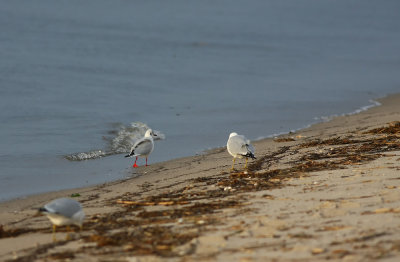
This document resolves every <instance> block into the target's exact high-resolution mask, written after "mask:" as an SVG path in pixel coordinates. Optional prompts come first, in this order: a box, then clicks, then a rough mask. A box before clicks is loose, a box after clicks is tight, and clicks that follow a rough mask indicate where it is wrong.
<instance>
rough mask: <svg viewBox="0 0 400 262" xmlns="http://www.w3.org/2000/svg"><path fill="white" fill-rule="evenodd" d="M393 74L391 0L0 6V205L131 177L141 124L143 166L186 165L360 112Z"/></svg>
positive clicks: (396, 34)
mask: <svg viewBox="0 0 400 262" xmlns="http://www.w3.org/2000/svg"><path fill="white" fill-rule="evenodd" d="M399 72H400V1H398V0H385V1H372V0H371V1H369V0H323V1H322V0H303V1H297V0H249V1H244V0H201V1H199V0H169V1H166V0H148V1H143V0H131V1H127V0H113V1H108V0H92V1H78V0H64V1H53V0H47V1H45V0H40V1H30V0H25V1H22V0H21V1H1V3H0V125H1V127H0V141H1V146H0V200H5V199H10V198H14V197H20V196H25V195H29V194H34V193H40V192H46V191H54V190H59V189H65V188H74V187H79V186H86V185H91V184H97V183H103V182H106V181H111V180H115V179H119V178H125V177H129V176H131V175H132V174H133V173H134V170H133V169H132V167H131V166H132V162H133V161H132V159H126V158H124V157H123V156H124V154H123V152H124V151H127V150H128V149H127V148H129V145H130V144H131V142H130V141H129V139H130V138H136V137H138V136H140V134H141V132H143V129H144V128H145V127H146V126H149V127H151V128H153V129H155V130H157V131H158V132H159V134H161V135H162V134H163V135H165V139H164V140H160V141H157V142H156V145H155V150H154V152H153V154H152V155H151V156H150V158H149V163H154V162H159V161H164V160H169V159H173V158H177V157H182V156H189V155H194V154H197V153H199V152H202V151H203V150H205V149H209V148H213V147H218V146H223V145H225V142H226V140H227V138H228V135H229V133H230V132H232V131H236V132H238V133H241V134H244V135H246V136H247V137H249V138H250V139H257V138H260V137H265V136H269V135H272V134H276V133H282V132H288V131H290V130H292V129H297V128H301V127H304V126H306V125H308V124H311V123H313V122H315V121H316V120H315V119H316V118H318V117H322V116H330V115H334V114H343V113H349V112H353V111H355V110H357V109H359V108H362V107H364V106H368V105H370V104H371V101H370V100H371V99H374V98H378V97H381V96H384V95H386V94H390V93H395V92H399V91H400V77H399ZM99 156H102V157H99ZM87 158H88V159H90V160H82V161H75V160H80V159H87ZM91 158H92V159H91ZM140 161H141V162H139V164H143V163H144V161H143V160H140Z"/></svg>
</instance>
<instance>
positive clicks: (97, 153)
mask: <svg viewBox="0 0 400 262" xmlns="http://www.w3.org/2000/svg"><path fill="white" fill-rule="evenodd" d="M147 129H149V127H148V126H147V125H146V124H144V123H141V122H133V123H131V124H130V125H128V126H125V125H123V124H115V126H114V129H113V130H111V131H110V132H109V133H108V134H109V135H108V136H105V137H103V139H104V140H105V141H106V142H107V143H106V148H105V149H96V150H92V151H88V152H79V153H74V154H70V155H66V156H65V158H66V159H68V160H70V161H82V160H90V159H97V158H101V157H105V156H110V155H116V154H122V153H127V152H129V151H130V150H131V148H132V146H133V144H134V143H135V142H136V141H137V140H138V139H140V138H142V137H143V136H144V133H145V132H146V130H147ZM153 133H154V134H155V136H154V140H161V139H165V135H164V134H163V133H161V132H160V131H158V130H153Z"/></svg>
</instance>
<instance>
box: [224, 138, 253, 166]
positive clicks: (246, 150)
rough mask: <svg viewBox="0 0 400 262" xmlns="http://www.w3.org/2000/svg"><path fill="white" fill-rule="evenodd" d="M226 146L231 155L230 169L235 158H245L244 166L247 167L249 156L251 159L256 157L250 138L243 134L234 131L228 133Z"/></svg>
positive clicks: (233, 164)
mask: <svg viewBox="0 0 400 262" xmlns="http://www.w3.org/2000/svg"><path fill="white" fill-rule="evenodd" d="M226 147H227V149H228V152H229V154H231V156H233V159H232V168H231V170H233V168H234V166H235V160H236V158H246V164H245V165H244V168H247V161H248V158H249V157H250V158H252V159H255V158H256V157H255V156H254V147H253V145H252V144H250V140H248V139H247V138H246V137H245V136H242V135H238V134H237V133H235V132H233V133H231V134H230V135H229V139H228V142H227V143H226Z"/></svg>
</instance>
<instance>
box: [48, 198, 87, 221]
mask: <svg viewBox="0 0 400 262" xmlns="http://www.w3.org/2000/svg"><path fill="white" fill-rule="evenodd" d="M44 209H46V211H48V212H49V213H53V214H58V215H62V216H64V217H68V218H72V217H73V215H75V214H76V213H77V212H79V211H81V210H82V206H81V204H80V203H79V202H77V201H75V200H73V199H69V198H59V199H55V200H53V201H51V202H50V203H48V204H46V205H45V206H44Z"/></svg>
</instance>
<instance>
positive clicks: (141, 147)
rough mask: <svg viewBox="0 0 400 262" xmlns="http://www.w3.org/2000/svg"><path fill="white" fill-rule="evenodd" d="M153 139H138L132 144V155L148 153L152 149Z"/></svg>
mask: <svg viewBox="0 0 400 262" xmlns="http://www.w3.org/2000/svg"><path fill="white" fill-rule="evenodd" d="M153 147H154V144H153V141H152V140H151V139H150V138H145V139H142V140H140V141H138V142H137V143H136V144H135V145H134V146H133V149H132V150H133V151H134V155H148V154H150V153H151V151H153Z"/></svg>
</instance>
